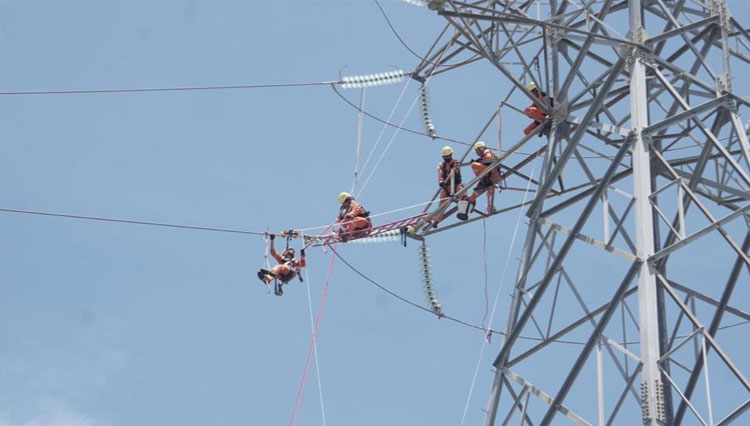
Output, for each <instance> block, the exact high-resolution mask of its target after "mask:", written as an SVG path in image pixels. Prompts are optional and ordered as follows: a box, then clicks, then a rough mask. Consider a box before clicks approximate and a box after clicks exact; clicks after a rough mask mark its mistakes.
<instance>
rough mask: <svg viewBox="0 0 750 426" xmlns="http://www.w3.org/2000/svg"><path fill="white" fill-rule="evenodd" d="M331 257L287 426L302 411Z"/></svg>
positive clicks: (331, 267) (294, 420)
mask: <svg viewBox="0 0 750 426" xmlns="http://www.w3.org/2000/svg"><path fill="white" fill-rule="evenodd" d="M333 260H334V257H333V255H332V256H331V261H330V262H329V264H328V274H327V276H326V283H325V286H324V287H323V295H322V296H321V297H320V304H319V305H318V315H317V316H316V318H315V326H314V327H313V335H312V338H311V339H310V347H309V348H308V350H307V358H306V359H305V368H304V370H303V371H302V378H301V379H300V383H299V387H298V388H297V396H296V397H295V399H294V405H293V406H292V414H291V415H290V416H289V426H292V425H296V424H297V422H298V421H299V416H300V411H301V410H302V401H303V399H304V397H305V387H306V386H305V385H306V384H307V378H308V376H309V373H310V364H311V360H312V355H313V353H314V351H315V347H316V345H317V341H318V332H319V331H320V320H321V319H322V318H323V309H324V308H325V304H326V297H327V296H328V284H329V283H330V282H331V272H332V271H333Z"/></svg>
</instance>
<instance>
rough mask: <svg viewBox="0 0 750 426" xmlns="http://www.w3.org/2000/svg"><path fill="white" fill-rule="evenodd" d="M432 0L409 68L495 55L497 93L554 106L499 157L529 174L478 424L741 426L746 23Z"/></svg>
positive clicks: (710, 13)
mask: <svg viewBox="0 0 750 426" xmlns="http://www.w3.org/2000/svg"><path fill="white" fill-rule="evenodd" d="M426 3H427V6H428V7H429V9H430V10H432V11H433V13H437V14H438V15H439V16H441V17H442V18H444V19H445V20H446V21H447V25H446V30H445V31H444V32H443V33H442V34H441V36H440V37H439V38H438V40H437V41H436V42H435V44H434V45H433V46H432V48H431V49H430V51H429V52H428V53H427V55H425V57H424V60H423V61H422V62H421V63H420V64H419V65H418V66H417V67H416V68H415V70H414V72H413V73H412V77H414V78H416V79H418V80H422V81H424V79H425V78H426V77H430V76H435V75H438V74H440V73H444V72H449V71H452V70H454V69H456V68H459V67H461V66H463V65H466V64H471V63H473V62H475V61H478V60H484V61H489V62H490V63H491V64H492V65H493V66H494V67H495V68H496V69H497V70H498V71H499V73H500V74H501V75H502V77H503V78H504V79H505V80H506V81H507V82H508V83H509V85H510V88H511V90H510V92H509V94H508V96H507V97H506V98H505V99H503V100H502V103H501V107H506V106H507V107H508V108H510V109H515V110H516V112H518V113H520V112H521V109H519V107H518V106H516V107H515V108H514V107H513V104H514V101H513V100H514V99H515V104H516V105H517V104H518V103H519V102H523V103H525V104H536V105H537V106H538V107H540V108H543V109H544V110H545V111H546V112H547V114H548V116H549V121H548V123H547V124H548V125H549V126H550V131H549V135H548V136H546V137H544V138H537V137H535V136H536V134H531V135H529V136H527V137H523V138H519V139H520V141H519V142H517V143H515V144H513V145H512V146H510V147H507V148H506V150H504V151H503V150H501V152H500V155H499V160H498V162H497V163H498V165H497V166H498V167H500V168H501V169H502V168H506V169H507V170H508V173H509V174H515V175H517V176H520V177H522V178H523V179H526V180H527V181H530V182H532V183H533V186H532V187H533V188H534V189H535V191H534V193H533V200H531V201H529V202H528V203H526V204H522V205H519V206H522V208H524V209H526V210H525V214H526V216H527V218H526V220H527V223H528V228H527V230H526V233H525V239H524V244H523V249H522V253H521V257H520V266H519V268H518V271H517V276H516V278H515V282H514V288H513V291H512V299H511V302H510V308H509V313H508V318H507V325H506V326H505V328H504V330H503V331H504V333H505V334H504V336H503V342H502V345H501V349H500V352H499V353H498V354H497V356H496V358H495V359H494V362H493V366H494V380H493V384H492V389H491V391H490V397H489V402H488V405H487V413H486V418H485V423H484V424H485V425H486V426H490V425H496V424H502V425H506V424H515V425H519V424H521V425H523V424H525V425H549V424H553V422H554V424H569V423H571V422H572V423H573V424H579V425H602V426H604V425H622V424H625V425H631V424H637V422H641V421H642V422H643V424H647V425H651V426H655V425H688V424H689V425H694V424H696V425H699V424H703V425H728V424H750V380H748V372H750V349H747V348H748V346H747V342H748V341H749V340H750V339H748V338H750V331H749V330H750V327H748V326H747V325H746V323H747V322H748V321H750V256H749V254H750V232H749V231H748V229H749V228H750V215H749V210H750V192H749V189H750V142H748V136H747V133H746V130H745V128H744V126H743V123H742V121H741V118H740V117H741V114H742V113H743V110H745V111H747V109H748V107H750V103H748V101H747V99H744V98H743V97H741V96H740V95H739V94H738V93H737V92H736V91H734V90H733V86H735V87H748V86H744V84H743V83H744V82H743V78H748V77H750V33H749V32H748V31H747V30H745V29H744V28H743V27H742V26H741V25H740V23H739V22H738V21H737V20H736V19H735V18H734V17H733V16H732V14H731V11H730V10H729V7H728V5H727V1H726V0H620V1H618V0H576V1H573V0H545V1H544V2H543V3H542V2H537V1H512V0H506V1H498V0H480V1H475V2H461V1H451V0H432V1H429V2H426ZM462 58H464V59H462ZM513 65H515V66H519V65H520V67H515V68H514V66H513ZM519 69H520V71H519ZM746 73H748V74H746ZM733 76H734V78H733ZM746 76H747V77H746ZM532 81H533V82H534V83H535V84H536V86H537V87H539V88H541V89H543V90H544V91H545V92H546V93H548V94H549V96H548V97H542V98H538V97H536V96H534V95H533V94H532V93H531V92H529V91H528V90H527V89H526V87H527V83H528V82H532ZM550 98H552V99H553V100H554V102H552V99H550ZM506 109H507V108H506ZM744 115H745V117H746V118H747V116H748V113H747V112H744ZM526 120H528V119H526ZM437 126H438V131H439V123H437ZM433 130H434V129H433ZM540 130H541V128H540ZM521 150H524V151H525V152H529V153H535V155H540V156H542V158H543V160H542V161H543V163H542V166H541V170H539V173H538V176H527V175H524V174H522V173H520V172H518V170H516V171H513V170H510V169H512V167H509V166H507V165H506V164H505V163H507V162H508V161H509V160H508V159H509V158H510V155H512V154H514V153H517V152H520V151H521ZM467 154H468V152H467ZM464 157H466V155H465V156H464ZM522 164H525V163H523V162H522ZM516 172H518V173H516ZM446 208H447V207H446ZM486 214H487V216H491V215H493V214H494V213H493V212H492V211H488V212H486ZM455 226H459V224H454V225H446V226H443V225H442V224H441V228H438V229H431V228H430V227H429V226H427V225H425V226H424V227H423V228H421V231H420V235H422V236H428V235H430V234H432V233H436V232H441V231H443V230H446V229H450V228H452V227H455ZM743 324H745V326H744V327H743V326H742V325H743Z"/></svg>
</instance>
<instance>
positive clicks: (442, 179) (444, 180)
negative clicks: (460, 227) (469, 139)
mask: <svg viewBox="0 0 750 426" xmlns="http://www.w3.org/2000/svg"><path fill="white" fill-rule="evenodd" d="M442 155H443V161H442V162H441V163H439V164H438V166H437V172H438V186H440V188H441V190H440V204H439V205H438V212H441V211H442V210H443V209H444V208H445V205H446V204H448V203H450V197H452V196H453V195H454V194H455V193H456V192H458V191H460V190H462V189H463V187H464V186H463V184H462V183H461V168H460V164H459V162H458V161H457V160H456V159H455V158H453V148H451V147H449V146H446V147H443V152H442ZM441 220H443V214H442V213H437V214H436V215H435V217H434V218H433V219H432V226H433V227H437V224H438V223H439V222H440V221H441Z"/></svg>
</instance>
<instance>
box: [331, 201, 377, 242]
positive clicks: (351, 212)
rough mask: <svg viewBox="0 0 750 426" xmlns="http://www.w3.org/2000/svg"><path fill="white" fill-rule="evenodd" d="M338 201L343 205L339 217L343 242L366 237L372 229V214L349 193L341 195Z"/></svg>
mask: <svg viewBox="0 0 750 426" xmlns="http://www.w3.org/2000/svg"><path fill="white" fill-rule="evenodd" d="M338 200H339V203H341V209H339V217H338V220H339V223H340V224H341V228H340V229H339V234H340V235H341V240H342V241H346V240H348V239H351V238H360V237H364V236H366V235H367V234H368V231H369V229H370V228H372V222H370V212H368V211H366V210H365V209H364V207H362V205H361V204H359V203H358V202H357V201H356V200H355V199H354V197H352V195H351V194H349V193H348V192H342V193H341V194H339V197H338Z"/></svg>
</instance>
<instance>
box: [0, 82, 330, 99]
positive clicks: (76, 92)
mask: <svg viewBox="0 0 750 426" xmlns="http://www.w3.org/2000/svg"><path fill="white" fill-rule="evenodd" d="M329 84H342V82H341V81H317V82H310V83H268V84H236V85H227V86H183V87H148V88H130V89H72V90H19V91H4V92H0V96H21V95H80V94H95V93H149V92H190V91H202V90H237V89H270V88H277V87H309V86H327V85H329Z"/></svg>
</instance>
